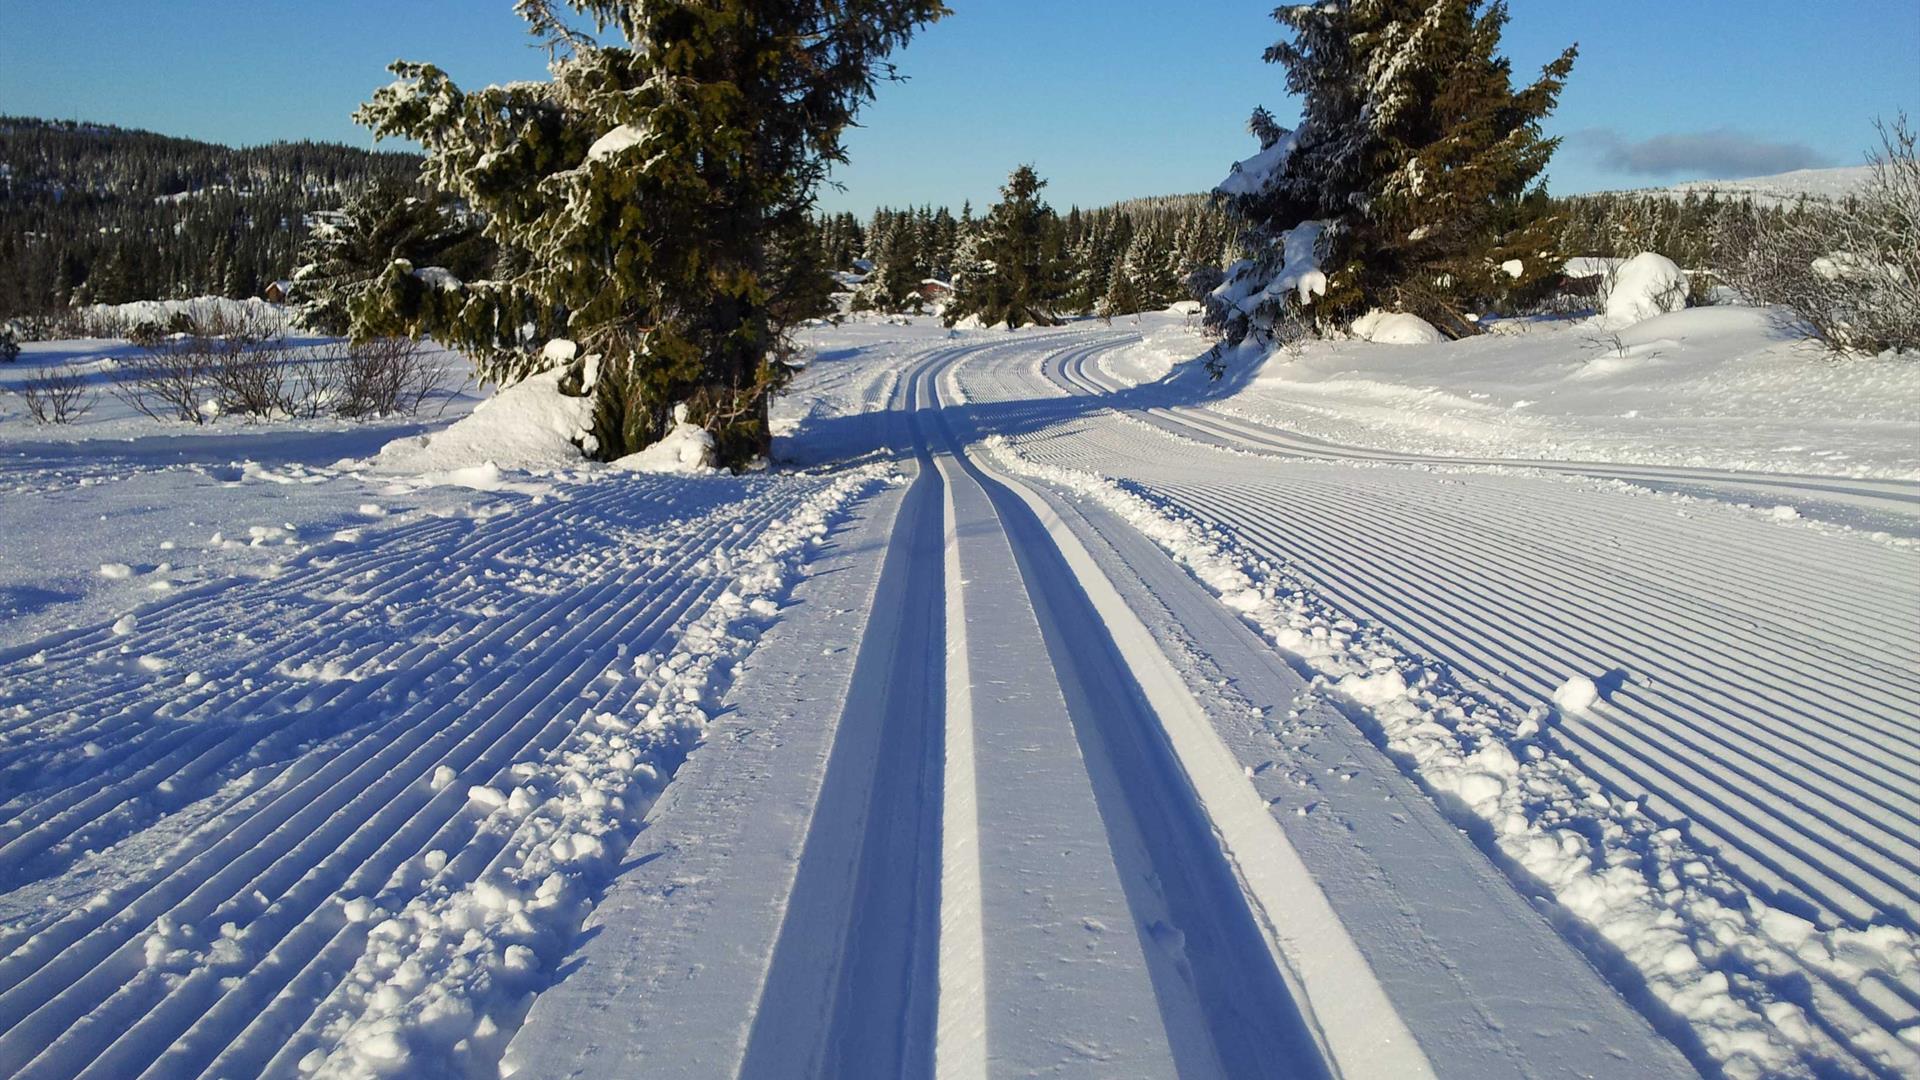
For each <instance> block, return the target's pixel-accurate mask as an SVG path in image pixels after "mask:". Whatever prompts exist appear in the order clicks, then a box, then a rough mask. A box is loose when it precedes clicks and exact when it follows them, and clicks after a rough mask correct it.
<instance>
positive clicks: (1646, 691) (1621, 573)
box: [966, 339, 1920, 1071]
mask: <svg viewBox="0 0 1920 1080" xmlns="http://www.w3.org/2000/svg"><path fill="white" fill-rule="evenodd" d="M1123 342H1124V339H1120V340H1116V341H1115V342H1114V344H1121V343H1123ZM1101 351H1102V350H1101V349H1100V348H1099V347H1098V346H1096V345H1088V346H1082V347H1078V348H1071V349H1054V350H1048V351H1047V352H1045V353H1044V354H1043V353H1040V352H1038V351H1036V352H1035V353H1033V354H1030V355H1029V356H1028V357H1025V358H1021V359H1019V360H1013V361H1009V362H1006V363H1000V364H995V365H986V364H982V365H973V366H970V367H969V368H968V369H967V370H968V371H970V372H977V374H976V375H975V376H974V377H973V378H971V379H969V380H966V381H967V382H968V385H969V388H970V392H971V393H974V394H975V395H976V396H980V397H983V398H985V399H986V400H988V401H989V402H993V401H994V400H995V399H996V398H999V397H1009V398H1012V399H1015V400H1017V401H1020V402H1021V404H1020V405H1017V406H1016V405H1015V404H1014V403H1013V402H1011V401H1010V402H1008V403H1007V406H1008V407H1009V408H1020V409H1022V410H1024V411H1023V416H1022V423H1021V425H1020V427H1021V430H1022V431H1023V432H1027V434H1024V435H1022V436H1020V437H1019V439H1018V441H1019V449H1020V452H1021V453H1022V454H1023V455H1025V456H1028V457H1030V458H1032V459H1034V460H1035V461H1037V462H1040V463H1044V464H1050V465H1055V466H1059V467H1062V468H1066V469H1071V470H1078V471H1081V472H1088V473H1093V474H1097V475H1102V476H1110V477H1117V478H1119V479H1121V480H1122V481H1123V482H1125V483H1127V484H1128V485H1129V486H1130V487H1131V488H1132V489H1133V490H1134V491H1135V492H1136V493H1138V494H1140V495H1142V496H1143V497H1145V498H1147V499H1148V500H1149V501H1151V502H1154V503H1156V504H1158V505H1160V506H1161V507H1163V508H1165V509H1166V510H1167V511H1169V512H1171V513H1172V514H1174V515H1176V516H1180V517H1185V518H1187V519H1190V520H1192V521H1194V522H1196V523H1197V524H1198V525H1200V526H1201V527H1202V528H1204V529H1206V530H1208V531H1209V532H1211V533H1214V534H1216V535H1231V537H1232V543H1233V544H1234V545H1235V547H1236V549H1237V550H1240V551H1242V552H1244V553H1245V554H1246V555H1247V556H1249V557H1254V558H1258V559H1260V560H1262V561H1263V562H1264V563H1266V564H1267V565H1268V566H1270V567H1273V568H1275V569H1276V570H1278V571H1279V572H1280V573H1282V574H1284V575H1286V576H1287V577H1290V578H1291V579H1293V580H1294V581H1296V582H1297V583H1298V584H1299V585H1300V586H1301V587H1303V588H1305V589H1308V590H1310V591H1312V592H1314V593H1316V594H1318V595H1319V596H1321V597H1323V598H1324V599H1325V600H1327V601H1329V602H1330V603H1331V604H1332V606H1333V607H1334V608H1335V609H1336V610H1338V611H1341V612H1343V613H1346V614H1348V615H1350V616H1352V617H1354V618H1356V619H1357V620H1359V622H1360V623H1361V624H1363V625H1365V626H1369V627H1372V628H1376V629H1377V630H1380V631H1384V632H1385V633H1387V634H1388V635H1390V636H1391V637H1392V638H1394V639H1396V640H1397V641H1398V642H1399V643H1401V644H1402V646H1403V648H1404V650H1405V651H1406V652H1407V653H1409V654H1410V655H1413V656H1417V657H1425V658H1431V659H1433V660H1437V661H1439V662H1441V663H1442V664H1444V665H1445V666H1446V669H1447V670H1448V672H1449V673H1450V675H1451V676H1452V677H1453V678H1454V679H1455V680H1457V681H1459V682H1461V683H1462V684H1463V685H1465V686H1467V687H1468V688H1470V689H1471V690H1473V691H1474V692H1476V693H1478V694H1481V695H1484V696H1487V697H1489V698H1492V699H1496V700H1502V701H1505V702H1506V703H1508V704H1509V705H1511V706H1513V707H1516V708H1518V709H1521V710H1524V709H1527V708H1530V707H1535V706H1537V705H1539V704H1541V703H1543V702H1545V701H1546V700H1547V698H1548V697H1549V696H1550V695H1551V693H1552V692H1553V690H1554V689H1555V687H1556V686H1557V685H1558V683H1559V681H1560V680H1561V679H1563V678H1565V677H1566V676H1568V675H1571V674H1576V673H1580V674H1587V675H1590V676H1598V675H1599V674H1600V673H1602V672H1612V673H1613V677H1612V678H1610V679H1607V680H1603V684H1605V685H1607V686H1608V696H1607V700H1606V701H1605V702H1604V703H1603V704H1602V705H1600V706H1599V707H1598V708H1597V709H1595V710H1593V711H1592V712H1589V713H1584V714H1583V713H1572V714H1563V715H1557V716H1556V717H1554V718H1553V720H1552V723H1551V726H1550V727H1549V730H1548V734H1547V736H1546V737H1547V738H1548V739H1550V740H1553V741H1555V742H1558V743H1559V744H1560V745H1561V746H1562V747H1563V748H1565V750H1566V751H1568V752H1569V754H1570V760H1572V761H1573V762H1575V763H1576V764H1577V765H1578V766H1579V767H1580V768H1582V769H1584V770H1585V771H1587V772H1588V773H1589V774H1590V775H1592V776H1593V777H1594V778H1595V779H1597V780H1599V781H1600V782H1602V783H1603V784H1604V785H1605V786H1607V787H1609V788H1611V789H1613V790H1614V791H1616V792H1617V793H1619V794H1620V795H1621V796H1622V797H1625V798H1637V799H1642V800H1645V801H1646V803H1647V805H1648V806H1649V807H1650V808H1651V809H1652V810H1653V811H1654V812H1655V814H1656V816H1657V817H1664V818H1666V819H1667V820H1671V821H1674V822H1685V823H1687V824H1688V825H1689V827H1690V829H1691V831H1692V835H1693V836H1694V838H1695V840H1696V842H1699V843H1701V844H1703V846H1704V847H1705V849H1706V850H1709V851H1714V852H1716V853H1717V855H1718V857H1719V860H1720V861H1721V863H1722V865H1723V867H1724V868H1725V869H1727V870H1729V871H1731V872H1732V873H1734V874H1735V875H1736V876H1738V877H1741V878H1744V879H1745V880H1746V882H1747V883H1748V884H1749V885H1750V886H1752V887H1754V888H1755V889H1756V890H1757V891H1758V892H1759V893H1761V894H1762V895H1764V896H1768V897H1769V898H1771V899H1772V901H1773V902H1774V903H1775V904H1776V905H1777V906H1780V907H1783V908H1785V909H1787V910H1790V911H1795V912H1797V913H1799V914H1802V915H1804V916H1806V917H1809V918H1812V919H1815V920H1817V921H1819V922H1821V923H1822V924H1825V925H1834V924H1841V925H1850V926H1853V927H1856V928H1866V927H1869V926H1872V925H1875V924H1879V923H1892V924H1893V925H1895V926H1900V927H1905V928H1907V929H1909V930H1911V929H1913V927H1914V925H1915V921H1916V917H1917V916H1920V788H1916V786H1915V784H1914V779H1913V778H1914V776H1915V775H1916V773H1920V722H1917V719H1916V718H1920V622H1916V621H1915V620H1914V619H1913V617H1912V616H1913V613H1914V612H1916V611H1920V576H1916V575H1915V574H1914V572H1913V565H1912V562H1911V556H1909V555H1907V554H1905V553H1902V552H1898V551H1895V550H1892V549H1888V548H1885V547H1883V546H1881V545H1878V544H1873V543H1870V542H1862V541H1853V540H1849V539H1848V538H1844V537H1842V538H1836V537H1834V536H1831V535H1825V534H1821V533H1816V532H1812V531H1807V530H1800V529H1795V528H1792V527H1787V526H1776V525H1772V524H1769V523H1762V522H1759V521H1757V520H1754V519H1750V518H1743V517H1741V516H1740V515H1738V514H1737V513H1735V512H1721V511H1712V510H1709V511H1706V512H1701V513H1692V512H1685V511H1682V512H1679V513H1676V512H1675V509H1674V507H1675V504H1671V503H1665V502H1662V501H1658V500H1649V499H1645V498H1640V497H1634V496H1631V495H1626V494H1622V495H1618V496H1609V495H1608V494H1607V493H1596V492H1595V491H1594V490H1593V488H1592V487H1591V485H1567V486H1562V485H1559V484H1556V483H1553V482H1547V481H1542V480H1538V479H1530V477H1531V476H1537V475H1538V474H1539V473H1560V474H1571V475H1577V476H1588V477H1597V478H1600V479H1624V480H1628V481H1630V482H1633V483H1656V484H1659V483H1672V484H1679V485H1695V486H1707V487H1719V488H1721V489H1722V490H1725V491H1729V492H1732V493H1735V494H1736V495H1738V496H1742V497H1746V498H1751V499H1755V500H1764V499H1766V498H1767V497H1768V493H1769V492H1770V491H1772V492H1774V493H1776V497H1778V498H1788V497H1792V496H1794V495H1796V494H1806V493H1817V494H1819V495H1821V496H1824V497H1830V498H1838V499H1841V500H1843V501H1849V502H1852V503H1854V504H1856V505H1863V506H1870V507H1872V508H1873V509H1875V510H1876V511H1879V512H1885V513H1901V514H1905V515H1908V516H1911V515H1912V514H1913V512H1914V504H1915V502H1916V499H1920V494H1917V493H1920V486H1916V485H1908V484H1901V483H1898V482H1894V481H1886V482H1881V481H1865V480H1853V479H1843V478H1825V477H1819V478H1814V477H1774V476H1768V475H1764V474H1725V473H1716V472H1711V471H1705V470H1688V469H1662V468H1659V467H1620V468H1613V467H1606V466H1589V465H1585V464H1559V463H1541V462H1499V461H1471V462H1462V461H1455V460H1449V459H1438V458H1430V457H1419V456H1415V455H1393V454H1387V453H1381V452H1371V451H1355V452H1348V451H1347V450H1346V449H1344V448H1338V447H1332V446H1331V445H1330V444H1326V445H1323V444H1316V443H1314V441H1312V440H1305V439H1301V438H1299V437H1297V436H1294V435H1292V434H1290V433H1286V432H1280V431H1273V430H1271V429H1264V428H1261V427H1259V426H1258V425H1255V424H1252V423H1250V422H1244V421H1239V420H1231V419H1228V418H1225V417H1222V416H1220V415H1217V414H1215V413H1212V412H1210V411H1208V410H1205V409H1197V408H1191V407H1169V406H1162V405H1160V404H1156V403H1155V401H1154V399H1153V398H1152V397H1151V395H1142V394H1138V393H1135V392H1133V391H1130V390H1128V389H1127V388H1125V387H1120V386H1116V385H1114V384H1112V383H1111V382H1109V381H1108V380H1106V379H1105V378H1104V377H1102V376H1100V375H1099V374H1097V372H1098V367H1097V364H1096V363H1095V360H1096V358H1097V356H1098V355H1099V353H1100V352H1101ZM996 383H997V384H998V385H996ZM1062 392H1064V393H1066V394H1067V395H1069V397H1067V398H1065V399H1062V398H1059V397H1049V395H1057V394H1060V393H1062ZM1107 409H1111V410H1113V411H1114V412H1116V413H1118V414H1119V415H1122V416H1125V417H1128V418H1130V419H1131V420H1133V421H1135V423H1131V424H1088V423H1087V422H1086V420H1085V416H1086V414H1087V413H1088V411H1089V410H1096V411H1103V410H1107ZM1050 414H1051V415H1050ZM1142 424H1144V425H1150V426H1151V427H1153V428H1157V429H1159V431H1160V434H1158V435H1152V434H1149V433H1148V432H1147V431H1146V429H1145V428H1144V427H1142V426H1141V425H1142ZM1232 451H1238V452H1240V456H1234V455H1233V454H1231V453H1229V452H1232ZM1247 454H1252V455H1255V456H1253V457H1248V456H1245V455H1247ZM1342 466H1345V468H1342ZM1354 466H1363V467H1367V471H1366V472H1364V473H1359V474H1356V473H1355V472H1354V471H1353V467H1354ZM1463 466H1465V468H1463ZM1516 468H1517V469H1519V470H1522V471H1519V472H1515V471H1514V470H1515V469H1516ZM1467 488H1470V489H1471V490H1470V492H1469V491H1466V490H1463V489H1467ZM1596 494H1599V495H1600V498H1601V499H1602V500H1603V501H1604V502H1605V503H1606V504H1607V505H1606V509H1605V510H1604V511H1600V512H1596V506H1595V503H1594V497H1595V495H1596ZM1807 975H1808V976H1809V977H1810V979H1811V980H1812V981H1811V983H1810V985H1809V987H1808V990H1807V992H1808V993H1809V994H1811V995H1812V997H1813V998H1814V999H1815V1000H1816V1001H1818V1002H1819V1003H1820V1007H1819V1010H1818V1012H1817V1013H1816V1014H1815V1022H1816V1023H1821V1024H1823V1025H1824V1024H1826V1019H1825V1018H1826V1017H1832V1018H1835V1019H1842V1020H1843V1021H1844V1023H1843V1024H1842V1025H1841V1026H1843V1027H1848V1028H1849V1030H1846V1031H1842V1030H1839V1029H1838V1028H1836V1027H1831V1026H1830V1027H1828V1029H1827V1030H1828V1034H1830V1035H1832V1036H1833V1037H1834V1038H1835V1040H1836V1042H1837V1043H1839V1044H1840V1045H1842V1046H1855V1047H1856V1048H1857V1046H1858V1044H1857V1043H1856V1042H1855V1040H1856V1039H1866V1040H1868V1041H1871V1040H1872V1039H1875V1038H1880V1037H1882V1036H1881V1035H1878V1034H1875V1031H1876V1028H1878V1029H1879V1030H1880V1031H1882V1032H1884V1038H1886V1039H1891V1040H1897V1038H1898V1036H1897V1035H1894V1034H1893V1031H1892V1027H1893V1026H1897V1025H1898V1024H1899V1023H1900V1022H1901V1021H1900V1020H1899V1016H1900V1015H1901V1013H1902V1011H1905V1012H1907V1013H1909V1014H1910V1013H1911V1012H1912V1011H1913V1010H1915V1009H1920V973H1916V972H1913V971H1910V970H1909V971H1888V972H1884V973H1881V974H1879V975H1878V976H1877V977H1876V979H1875V981H1876V982H1877V984H1878V989H1877V990H1874V991H1872V992H1871V993H1869V992H1867V989H1866V988H1865V987H1862V986H1856V985H1854V984H1853V982H1852V980H1850V979H1848V978H1846V977H1844V976H1836V975H1835V974H1832V973H1830V972H1828V971H1826V970H1825V969H1824V968H1822V967H1819V966H1817V965H1816V966H1810V967H1809V968H1808V969H1807ZM1876 995H1878V996H1877V997H1876ZM1890 1001H1891V1002H1894V1003H1895V1004H1891V1005H1890V1004H1889V1002H1890ZM1889 1009H1891V1010H1892V1011H1891V1012H1889V1011H1888V1010H1889ZM1889 1017H1891V1018H1892V1019H1891V1020H1890V1019H1889ZM1859 1064H1861V1065H1862V1066H1864V1067H1866V1068H1868V1069H1869V1071H1871V1070H1873V1069H1875V1068H1877V1066H1875V1065H1874V1064H1872V1063H1871V1062H1870V1061H1869V1060H1868V1059H1867V1058H1865V1057H1863V1058H1861V1059H1860V1061H1859Z"/></svg>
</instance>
